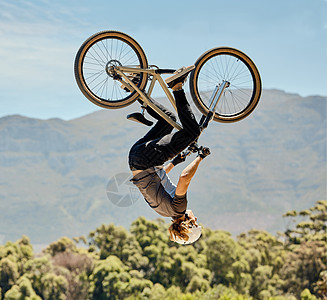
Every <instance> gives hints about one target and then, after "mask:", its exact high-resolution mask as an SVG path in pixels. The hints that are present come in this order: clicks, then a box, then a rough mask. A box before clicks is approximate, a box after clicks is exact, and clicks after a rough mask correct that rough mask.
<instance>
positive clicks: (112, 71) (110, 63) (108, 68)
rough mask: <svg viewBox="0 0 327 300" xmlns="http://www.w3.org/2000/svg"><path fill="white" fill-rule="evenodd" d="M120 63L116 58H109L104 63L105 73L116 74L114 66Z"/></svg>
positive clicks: (111, 75)
mask: <svg viewBox="0 0 327 300" xmlns="http://www.w3.org/2000/svg"><path fill="white" fill-rule="evenodd" d="M121 66H122V64H121V63H120V61H119V60H117V59H111V60H109V61H108V62H107V64H106V72H107V74H108V75H109V76H110V77H113V78H114V77H116V76H117V73H116V71H115V68H116V67H121Z"/></svg>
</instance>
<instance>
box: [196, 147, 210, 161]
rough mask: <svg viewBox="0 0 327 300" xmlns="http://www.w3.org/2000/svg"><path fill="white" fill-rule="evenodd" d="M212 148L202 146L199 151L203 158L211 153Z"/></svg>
mask: <svg viewBox="0 0 327 300" xmlns="http://www.w3.org/2000/svg"><path fill="white" fill-rule="evenodd" d="M210 153H211V152H210V149H209V148H208V147H202V146H201V147H200V148H199V151H198V156H200V157H201V158H202V159H203V158H205V157H207V156H208V155H210Z"/></svg>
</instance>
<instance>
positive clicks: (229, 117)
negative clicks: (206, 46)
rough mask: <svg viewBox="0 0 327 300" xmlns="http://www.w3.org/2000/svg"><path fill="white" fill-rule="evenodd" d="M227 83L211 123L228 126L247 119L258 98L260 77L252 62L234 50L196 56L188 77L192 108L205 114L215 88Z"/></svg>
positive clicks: (213, 50) (214, 50) (222, 50)
mask: <svg viewBox="0 0 327 300" xmlns="http://www.w3.org/2000/svg"><path fill="white" fill-rule="evenodd" d="M223 81H227V82H228V83H229V86H228V87H227V88H226V89H225V90H224V92H223V95H222V97H221V99H220V100H219V102H218V105H217V107H216V110H215V113H214V120H215V121H218V122H223V123H228V122H236V121H239V120H242V119H243V118H245V117H247V116H248V115H249V114H250V113H251V112H252V111H253V110H254V109H255V107H256V105H257V104H258V102H259V99H260V95H261V78H260V74H259V72H258V69H257V68H256V66H255V64H254V63H253V61H252V60H251V59H250V58H249V57H248V56H247V55H246V54H244V53H243V52H241V51H239V50H237V49H234V48H227V47H221V48H214V49H211V50H209V51H207V52H206V53H204V54H203V55H201V56H200V57H199V59H198V60H197V61H196V63H195V69H194V70H193V72H192V73H191V76H190V92H191V95H192V98H193V101H194V103H195V105H196V106H197V107H198V109H199V110H200V111H201V112H202V113H203V114H204V115H207V114H208V112H209V107H210V103H209V101H210V98H211V95H212V93H213V91H214V89H215V87H216V86H219V85H220V84H221V83H222V82H223Z"/></svg>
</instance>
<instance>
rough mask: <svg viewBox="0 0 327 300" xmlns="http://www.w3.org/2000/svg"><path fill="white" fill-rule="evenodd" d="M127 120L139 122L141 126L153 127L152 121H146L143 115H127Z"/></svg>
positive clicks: (137, 113)
mask: <svg viewBox="0 0 327 300" xmlns="http://www.w3.org/2000/svg"><path fill="white" fill-rule="evenodd" d="M127 119H128V120H131V121H135V122H139V123H141V124H144V125H146V126H152V124H153V122H151V121H150V120H148V119H146V118H145V117H144V115H143V114H141V113H139V112H136V113H132V114H129V115H127Z"/></svg>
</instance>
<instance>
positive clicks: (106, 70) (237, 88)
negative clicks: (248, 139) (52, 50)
mask: <svg viewBox="0 0 327 300" xmlns="http://www.w3.org/2000/svg"><path fill="white" fill-rule="evenodd" d="M194 65H195V69H194V70H193V71H192V73H191V74H190V78H189V84H190V94H191V96H192V99H193V101H194V103H195V105H196V107H197V108H198V109H199V111H200V112H201V113H202V118H201V120H200V126H201V129H202V130H203V129H204V128H206V127H207V126H208V124H209V122H211V121H218V122H223V123H230V122H236V121H240V120H242V119H244V118H245V117H247V116H248V115H249V114H251V113H252V112H253V110H254V109H255V107H256V106H257V104H258V102H259V99H260V95H261V78H260V74H259V71H258V69H257V67H256V66H255V64H254V63H253V61H252V60H251V59H250V58H249V57H248V56H247V55H246V54H244V53H243V52H241V51H240V50H237V49H234V48H230V47H218V48H213V49H210V50H208V51H207V52H205V53H203V54H202V55H201V56H200V57H199V58H198V59H197V61H196V62H195V64H194ZM74 71H75V78H76V81H77V84H78V86H79V88H80V90H81V91H82V93H83V94H84V96H85V97H86V98H87V99H88V100H90V101H91V102H92V103H94V104H96V105H98V106H100V107H103V108H108V109H117V108H122V107H126V106H128V105H130V104H131V103H133V102H134V101H136V100H138V101H139V102H140V103H141V105H142V108H143V110H142V113H139V114H140V115H143V114H144V108H145V107H146V106H147V105H149V106H150V107H151V108H152V109H153V110H154V111H156V112H157V113H158V114H159V115H160V116H162V117H163V118H164V119H165V120H166V121H167V122H168V123H170V124H171V125H172V126H173V127H175V128H176V129H177V130H180V129H181V128H182V127H181V125H180V124H179V123H178V122H175V121H174V120H172V119H171V118H169V116H167V115H166V114H165V113H163V112H162V111H161V110H160V109H159V108H158V107H157V106H156V105H154V103H153V102H152V98H151V94H152V92H153V88H154V86H155V84H156V82H158V83H159V85H160V86H161V88H162V90H163V91H164V93H165V94H166V95H167V98H168V99H169V101H170V103H171V104H172V106H173V107H174V108H175V110H176V104H175V100H174V97H173V96H172V94H171V92H170V91H169V90H168V87H167V85H166V84H165V82H164V80H163V79H162V77H161V76H162V75H163V74H172V73H174V72H175V71H176V70H174V69H161V68H159V67H157V66H156V65H149V64H148V61H147V57H146V55H145V52H144V51H143V49H142V48H141V46H140V45H139V44H138V43H137V42H136V41H135V40H134V39H133V38H132V37H130V36H129V35H127V34H125V33H122V32H119V31H102V32H99V33H96V34H94V35H92V36H91V37H89V38H88V39H87V40H86V41H85V42H84V43H83V44H82V45H81V47H80V49H79V50H78V52H77V54H76V58H75V65H74Z"/></svg>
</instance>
